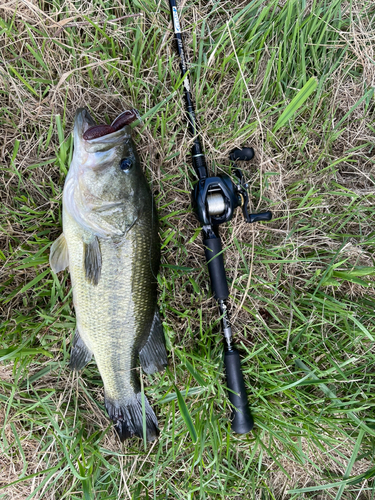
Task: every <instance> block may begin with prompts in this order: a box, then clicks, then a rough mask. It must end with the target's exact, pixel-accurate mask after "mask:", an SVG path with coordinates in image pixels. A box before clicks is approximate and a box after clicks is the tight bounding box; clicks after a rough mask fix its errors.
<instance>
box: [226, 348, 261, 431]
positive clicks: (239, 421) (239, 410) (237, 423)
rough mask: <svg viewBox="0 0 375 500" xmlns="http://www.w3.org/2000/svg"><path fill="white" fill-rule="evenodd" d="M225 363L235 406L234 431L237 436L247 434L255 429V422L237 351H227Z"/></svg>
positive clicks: (228, 384)
mask: <svg viewBox="0 0 375 500" xmlns="http://www.w3.org/2000/svg"><path fill="white" fill-rule="evenodd" d="M224 363H225V371H226V375H227V386H228V389H229V391H228V397H229V400H230V402H231V403H232V405H233V408H232V430H233V431H234V432H236V433H237V434H246V433H247V432H250V431H251V429H252V428H253V427H254V420H253V417H252V416H251V413H250V408H249V402H248V400H247V394H246V388H245V383H244V381H243V375H242V371H241V362H240V355H239V353H238V351H237V349H232V350H230V351H225V353H224Z"/></svg>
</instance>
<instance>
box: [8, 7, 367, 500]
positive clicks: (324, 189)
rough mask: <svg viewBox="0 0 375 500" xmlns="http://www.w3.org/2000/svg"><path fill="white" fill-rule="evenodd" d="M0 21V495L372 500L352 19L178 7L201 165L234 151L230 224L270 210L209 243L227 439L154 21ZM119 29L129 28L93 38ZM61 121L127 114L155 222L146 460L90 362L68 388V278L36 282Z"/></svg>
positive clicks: (177, 103)
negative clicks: (261, 220)
mask: <svg viewBox="0 0 375 500" xmlns="http://www.w3.org/2000/svg"><path fill="white" fill-rule="evenodd" d="M31 5H34V7H33V8H32V7H31ZM74 9H76V10H74ZM0 12H1V16H0V37H1V45H0V46H1V49H0V50H1V58H2V62H3V63H4V64H3V65H2V66H1V68H0V82H1V85H0V123H1V131H2V132H1V135H2V138H3V142H2V143H1V142H0V154H1V165H0V169H1V186H2V187H1V198H0V203H1V210H0V214H1V215H0V228H1V246H0V259H1V264H2V266H1V285H0V289H1V311H2V323H1V327H0V334H1V346H0V360H1V362H2V363H1V365H0V400H1V407H0V415H1V421H2V425H1V429H0V433H1V458H0V464H1V479H0V488H1V489H0V498H3V499H4V500H5V499H7V500H10V499H17V500H18V499H21V498H22V499H32V498H33V499H38V498H43V499H55V498H56V499H59V500H62V499H71V500H74V499H83V500H88V499H97V500H99V499H103V500H104V499H105V500H109V499H123V498H124V499H132V500H137V499H153V500H161V499H163V500H164V499H167V498H168V499H171V498H173V499H181V500H187V499H194V500H195V499H202V500H203V499H204V500H205V499H207V500H208V499H235V500H239V499H241V500H245V499H262V500H280V499H288V500H289V499H290V500H291V499H304V498H306V499H316V500H318V499H319V500H323V499H324V500H325V499H334V500H340V499H341V500H344V499H345V500H351V499H361V500H365V499H366V500H367V499H374V498H375V490H374V487H373V484H374V483H373V481H374V479H373V478H374V476H375V467H374V452H375V448H374V443H375V441H374V437H375V411H374V406H375V398H374V394H375V387H374V386H375V384H374V382H373V381H374V375H375V349H374V338H375V319H374V318H375V314H374V310H375V294H374V282H375V281H374V274H375V266H374V250H375V230H374V222H375V190H374V184H375V176H374V145H375V129H374V91H373V82H374V75H375V68H374V62H373V55H372V47H373V40H372V38H373V26H374V16H375V8H374V5H373V2H371V1H362V2H360V1H359V0H358V1H349V2H342V1H340V0H333V1H332V0H331V1H329V2H328V1H323V0H310V1H308V0H306V1H305V0H287V1H285V2H281V1H278V0H269V1H267V2H261V1H259V0H253V1H251V2H235V1H233V0H229V1H228V2H217V1H211V2H206V1H205V2H199V1H198V0H188V1H187V2H186V3H185V4H184V8H183V10H182V22H183V27H184V29H185V32H186V34H185V43H186V50H187V53H188V58H189V61H190V66H189V68H190V76H191V80H192V82H193V83H194V98H195V102H196V109H197V116H198V119H199V122H200V126H201V136H202V141H203V143H204V148H205V151H206V154H207V159H208V161H209V164H210V168H211V169H212V171H213V172H223V171H224V172H229V173H230V165H229V161H228V154H229V151H230V150H231V149H233V147H235V146H240V145H252V146H253V147H254V148H255V150H256V158H255V160H254V161H253V162H252V163H250V164H249V165H245V166H244V169H245V174H246V178H247V179H248V182H249V184H250V188H251V205H252V206H251V210H252V211H253V212H254V211H256V210H261V209H262V210H263V209H270V210H272V211H273V213H274V218H273V220H272V222H270V223H268V224H257V225H255V226H252V227H250V226H248V225H246V224H245V223H244V222H243V221H242V219H241V215H240V213H238V215H237V216H236V217H235V218H234V219H233V221H232V222H231V223H230V224H228V225H227V226H226V227H225V228H222V230H221V235H222V237H223V242H224V246H225V260H226V267H227V273H228V278H229V282H230V290H231V297H230V306H231V315H232V318H233V322H234V331H235V334H236V340H237V344H238V346H239V348H240V350H241V354H242V358H243V371H244V374H245V381H246V386H247V389H248V394H249V400H250V402H251V407H252V411H253V415H254V417H255V428H254V431H253V433H251V434H249V435H246V436H236V435H233V434H231V432H230V424H229V416H230V413H231V411H230V405H229V402H228V399H227V392H226V389H225V379H224V376H223V359H222V344H221V337H220V335H221V334H220V324H219V321H218V313H217V308H216V305H215V303H214V301H213V300H212V298H210V290H209V281H208V274H207V270H206V267H205V265H204V254H203V249H202V245H201V235H200V231H199V226H198V222H197V220H196V219H195V217H194V215H193V213H192V210H191V208H190V190H191V186H192V182H193V176H192V167H191V164H190V158H189V155H190V144H189V137H188V134H187V127H186V121H185V118H184V114H183V107H184V104H183V98H182V93H183V91H182V86H181V84H182V82H181V78H180V73H179V65H178V59H177V57H176V56H175V53H174V49H173V44H172V33H171V24H170V14H169V9H168V5H167V3H166V1H165V0H162V1H161V2H153V1H151V0H142V1H141V0H133V1H130V0H124V1H123V2H122V3H118V7H114V3H113V2H108V1H103V0H93V1H92V2H90V3H80V4H78V3H77V4H75V3H72V2H70V3H65V2H63V0H54V1H44V0H39V1H38V0H36V1H35V2H33V4H32V3H28V4H24V3H18V4H12V10H10V8H8V7H7V4H5V5H3V6H1V5H0ZM131 14H142V16H138V17H130V18H125V19H121V20H119V21H114V22H113V23H111V22H109V21H110V20H111V19H117V18H120V17H121V16H124V15H131ZM68 18H72V19H71V21H70V24H73V25H65V27H64V28H62V23H63V21H64V20H66V19H68ZM82 22H83V23H84V24H76V25H74V23H82ZM56 23H60V24H58V25H57V24H56ZM160 104H161V105H160ZM82 105H86V106H87V107H88V108H89V109H90V111H91V112H92V114H93V115H94V116H95V117H96V118H97V119H98V120H106V121H107V122H110V121H111V120H112V119H113V118H114V117H115V116H117V114H118V113H119V112H121V111H122V110H123V109H126V107H129V106H131V107H136V108H137V109H138V110H139V111H140V113H141V114H142V115H145V114H146V113H148V114H147V117H146V118H145V121H144V123H143V124H142V125H140V126H139V127H137V128H136V129H135V130H134V137H135V139H136V142H137V144H138V148H139V152H140V155H141V157H142V160H143V164H144V166H145V170H146V174H147V176H148V179H149V181H150V184H151V185H152V188H153V190H154V192H155V197H156V201H157V205H158V209H159V217H160V221H161V238H162V268H161V272H160V275H159V290H160V295H159V297H160V301H159V302H160V308H161V311H162V317H163V322H164V327H165V333H166V337H167V346H168V350H169V360H170V362H169V366H168V368H167V370H166V371H165V373H162V374H158V375H155V376H152V377H151V376H144V377H143V383H144V386H145V392H146V394H147V396H148V397H149V399H150V400H151V402H152V404H153V407H154V408H155V410H156V413H157V414H158V416H159V424H160V428H161V430H162V432H161V437H160V439H159V440H158V441H157V442H155V443H153V444H152V445H148V446H147V447H146V448H145V447H144V443H143V442H142V440H136V439H134V440H131V441H129V442H127V443H125V445H124V446H121V445H120V444H119V442H118V440H117V438H116V436H115V433H114V431H113V429H112V428H111V426H110V424H109V421H108V419H107V418H106V416H105V411H104V404H103V388H102V382H101V379H100V376H99V373H98V371H97V368H96V365H95V363H94V362H92V363H90V364H89V365H88V367H87V368H86V369H85V370H84V371H83V373H82V374H81V375H80V376H79V377H78V378H77V377H74V376H73V375H72V373H71V372H70V371H69V370H68V368H67V361H68V359H69V350H70V346H69V344H70V339H71V335H72V332H73V331H74V328H75V315H74V310H73V306H72V300H71V298H72V297H71V286H70V280H69V274H68V273H66V274H62V275H59V276H58V277H56V276H54V275H53V274H52V273H51V271H50V269H49V265H48V256H49V247H50V245H51V243H52V241H54V239H56V237H57V236H58V235H59V234H60V232H61V195H62V189H63V183H64V178H65V175H66V173H67V171H68V168H69V164H70V160H71V157H72V151H73V142H72V138H71V130H72V120H73V116H74V113H75V110H76V108H77V107H78V106H82ZM158 105H160V106H158ZM155 107H157V108H155ZM153 108H155V109H154V110H153V112H151V113H149V112H150V110H152V109H153ZM250 273H251V280H250V282H249V275H250Z"/></svg>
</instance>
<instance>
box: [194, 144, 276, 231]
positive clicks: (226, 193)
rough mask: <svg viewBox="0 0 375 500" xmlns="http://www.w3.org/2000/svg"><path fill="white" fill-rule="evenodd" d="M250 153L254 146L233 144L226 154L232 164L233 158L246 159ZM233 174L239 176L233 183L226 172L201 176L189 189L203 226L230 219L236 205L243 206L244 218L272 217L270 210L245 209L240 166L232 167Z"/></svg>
mask: <svg viewBox="0 0 375 500" xmlns="http://www.w3.org/2000/svg"><path fill="white" fill-rule="evenodd" d="M253 157H254V150H253V148H242V149H240V148H236V149H233V151H232V152H231V153H230V155H229V158H230V160H231V162H232V164H233V166H235V165H236V160H241V161H249V160H251V159H252V158H253ZM234 174H235V176H236V178H237V179H238V184H234V183H233V182H232V180H231V178H230V177H229V176H228V175H226V174H220V175H218V176H217V177H205V178H203V179H200V180H199V181H198V182H197V184H196V185H195V187H194V189H193V191H192V205H193V209H194V211H195V213H196V215H197V217H198V219H199V221H200V222H201V224H202V225H203V226H206V225H211V224H212V225H214V226H218V225H219V224H223V223H224V222H228V221H230V220H231V219H232V217H233V214H234V210H235V209H236V208H237V207H241V208H242V213H243V216H244V218H245V221H246V222H250V223H251V222H260V221H269V220H271V218H272V213H271V212H261V213H258V214H249V213H248V211H247V204H248V202H249V195H248V192H247V187H248V186H247V184H245V183H244V180H243V175H242V171H241V170H240V169H238V168H237V169H235V171H234Z"/></svg>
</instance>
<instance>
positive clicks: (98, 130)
mask: <svg viewBox="0 0 375 500" xmlns="http://www.w3.org/2000/svg"><path fill="white" fill-rule="evenodd" d="M137 118H138V112H137V110H135V109H128V110H126V111H124V112H123V113H121V115H119V116H118V117H117V118H116V120H115V121H114V122H112V125H94V126H92V127H90V128H88V129H87V130H86V132H85V133H84V134H83V136H82V137H83V138H84V139H85V141H89V140H91V139H97V138H98V137H103V136H104V135H108V134H112V133H113V132H117V130H120V129H121V128H123V127H125V125H129V124H130V123H131V122H133V121H134V120H136V119H137Z"/></svg>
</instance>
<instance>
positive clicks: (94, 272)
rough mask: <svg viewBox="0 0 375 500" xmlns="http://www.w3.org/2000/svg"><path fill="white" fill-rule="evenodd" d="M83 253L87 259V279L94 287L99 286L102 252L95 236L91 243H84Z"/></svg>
mask: <svg viewBox="0 0 375 500" xmlns="http://www.w3.org/2000/svg"><path fill="white" fill-rule="evenodd" d="M83 251H84V257H85V271H86V279H87V280H88V281H91V282H92V284H93V285H97V284H98V283H99V279H100V274H101V272H102V254H101V252H100V246H99V240H98V238H97V237H96V236H94V237H93V238H91V240H90V241H89V243H84V245H83Z"/></svg>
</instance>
